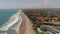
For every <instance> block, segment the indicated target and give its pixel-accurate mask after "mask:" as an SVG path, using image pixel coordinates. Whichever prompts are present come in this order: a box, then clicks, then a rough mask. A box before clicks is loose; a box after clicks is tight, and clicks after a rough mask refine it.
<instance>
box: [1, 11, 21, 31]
mask: <svg viewBox="0 0 60 34" xmlns="http://www.w3.org/2000/svg"><path fill="white" fill-rule="evenodd" d="M20 13H21V10H19V11H18V12H17V13H15V14H13V15H12V16H11V17H10V18H9V20H8V21H7V22H6V23H4V24H3V25H2V26H1V27H0V30H2V31H7V30H8V29H9V28H11V27H12V26H15V24H17V23H18V21H19V18H20V19H21V16H20ZM13 28H14V27H13ZM15 28H16V27H15Z"/></svg>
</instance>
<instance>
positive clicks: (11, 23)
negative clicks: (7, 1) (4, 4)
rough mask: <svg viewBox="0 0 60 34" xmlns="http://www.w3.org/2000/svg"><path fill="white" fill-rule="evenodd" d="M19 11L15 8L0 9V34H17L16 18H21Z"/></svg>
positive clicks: (17, 22) (17, 23)
mask: <svg viewBox="0 0 60 34" xmlns="http://www.w3.org/2000/svg"><path fill="white" fill-rule="evenodd" d="M19 12H21V11H19V10H16V9H0V34H17V33H16V29H17V28H18V27H17V26H18V25H19V21H18V19H19V18H20V19H21V16H19V14H20V13H19ZM20 21H21V20H20Z"/></svg>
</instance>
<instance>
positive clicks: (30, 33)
mask: <svg viewBox="0 0 60 34" xmlns="http://www.w3.org/2000/svg"><path fill="white" fill-rule="evenodd" d="M22 18H23V22H22V24H21V26H20V29H19V34H35V31H34V29H33V27H32V25H33V24H32V23H31V22H30V20H29V18H28V17H27V16H26V15H25V14H24V13H22Z"/></svg>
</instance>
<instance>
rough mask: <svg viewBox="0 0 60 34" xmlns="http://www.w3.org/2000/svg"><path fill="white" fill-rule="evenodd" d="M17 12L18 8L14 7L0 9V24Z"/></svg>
mask: <svg viewBox="0 0 60 34" xmlns="http://www.w3.org/2000/svg"><path fill="white" fill-rule="evenodd" d="M17 12H18V10H16V9H0V26H1V25H2V24H4V23H5V22H7V21H8V20H9V18H10V17H11V16H12V15H13V14H15V13H17Z"/></svg>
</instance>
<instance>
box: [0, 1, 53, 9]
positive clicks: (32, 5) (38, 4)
mask: <svg viewBox="0 0 60 34" xmlns="http://www.w3.org/2000/svg"><path fill="white" fill-rule="evenodd" d="M52 5H53V4H52V3H51V2H50V1H49V0H43V2H36V3H34V2H32V0H31V1H30V0H29V3H28V4H17V3H16V4H11V3H10V4H9V3H5V4H0V8H2V9H5V8H6V9H8V8H9V9H10V8H44V7H51V6H52Z"/></svg>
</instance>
